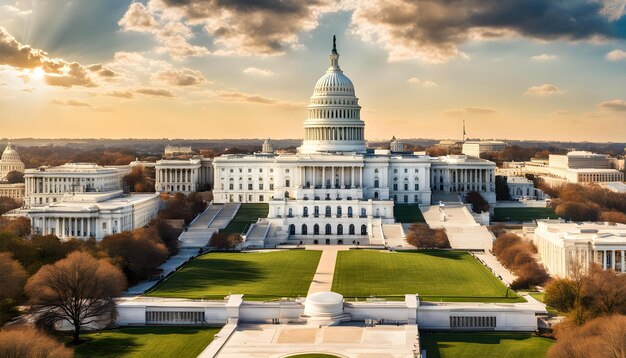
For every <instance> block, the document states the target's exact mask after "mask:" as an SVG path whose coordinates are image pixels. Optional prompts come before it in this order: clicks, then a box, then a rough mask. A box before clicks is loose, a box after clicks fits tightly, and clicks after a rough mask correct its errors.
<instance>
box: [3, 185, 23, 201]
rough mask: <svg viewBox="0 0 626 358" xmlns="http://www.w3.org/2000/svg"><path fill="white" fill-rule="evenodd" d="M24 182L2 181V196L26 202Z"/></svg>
mask: <svg viewBox="0 0 626 358" xmlns="http://www.w3.org/2000/svg"><path fill="white" fill-rule="evenodd" d="M24 190H25V184H24V183H15V184H9V183H1V182H0V196H5V197H8V198H11V199H14V200H15V201H17V202H18V203H20V204H23V203H24Z"/></svg>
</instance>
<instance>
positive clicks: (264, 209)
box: [221, 203, 269, 234]
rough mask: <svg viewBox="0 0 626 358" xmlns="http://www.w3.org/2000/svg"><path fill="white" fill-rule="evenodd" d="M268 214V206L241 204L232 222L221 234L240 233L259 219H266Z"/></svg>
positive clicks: (263, 204)
mask: <svg viewBox="0 0 626 358" xmlns="http://www.w3.org/2000/svg"><path fill="white" fill-rule="evenodd" d="M268 212H269V205H268V204H265V203H257V204H241V206H240V207H239V211H237V214H235V217H234V218H233V220H232V221H231V222H230V223H229V224H228V225H227V226H226V227H225V228H224V229H223V230H222V231H221V232H224V233H227V234H231V233H236V234H239V233H242V232H243V230H244V229H246V226H248V225H250V224H252V223H255V222H257V220H258V219H259V218H266V217H267V214H268Z"/></svg>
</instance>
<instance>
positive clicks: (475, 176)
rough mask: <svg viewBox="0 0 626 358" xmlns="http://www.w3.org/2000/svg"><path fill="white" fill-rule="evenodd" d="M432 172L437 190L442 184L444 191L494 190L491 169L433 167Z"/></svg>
mask: <svg viewBox="0 0 626 358" xmlns="http://www.w3.org/2000/svg"><path fill="white" fill-rule="evenodd" d="M432 173H433V181H432V183H433V185H434V186H435V188H434V189H435V190H441V187H440V186H441V185H443V190H444V191H468V190H478V191H493V190H494V187H493V173H492V170H491V169H433V170H432ZM440 178H443V182H442V180H441V179H440Z"/></svg>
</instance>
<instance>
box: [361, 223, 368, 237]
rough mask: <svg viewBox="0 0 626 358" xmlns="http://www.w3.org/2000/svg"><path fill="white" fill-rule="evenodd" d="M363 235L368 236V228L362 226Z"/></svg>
mask: <svg viewBox="0 0 626 358" xmlns="http://www.w3.org/2000/svg"><path fill="white" fill-rule="evenodd" d="M361 235H367V226H366V225H361Z"/></svg>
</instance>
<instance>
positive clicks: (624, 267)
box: [594, 250, 626, 272]
mask: <svg viewBox="0 0 626 358" xmlns="http://www.w3.org/2000/svg"><path fill="white" fill-rule="evenodd" d="M625 251H626V250H595V251H594V258H596V257H597V256H599V253H600V252H602V257H601V259H602V261H601V266H602V269H604V270H608V269H612V270H615V269H616V268H617V270H618V271H621V272H626V259H625V258H624V252H625ZM616 252H619V253H620V256H621V260H620V265H619V266H617V265H616V264H617V262H616V261H617V260H616ZM609 257H610V261H611V265H610V267H609V260H608V259H609ZM596 262H597V261H596Z"/></svg>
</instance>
